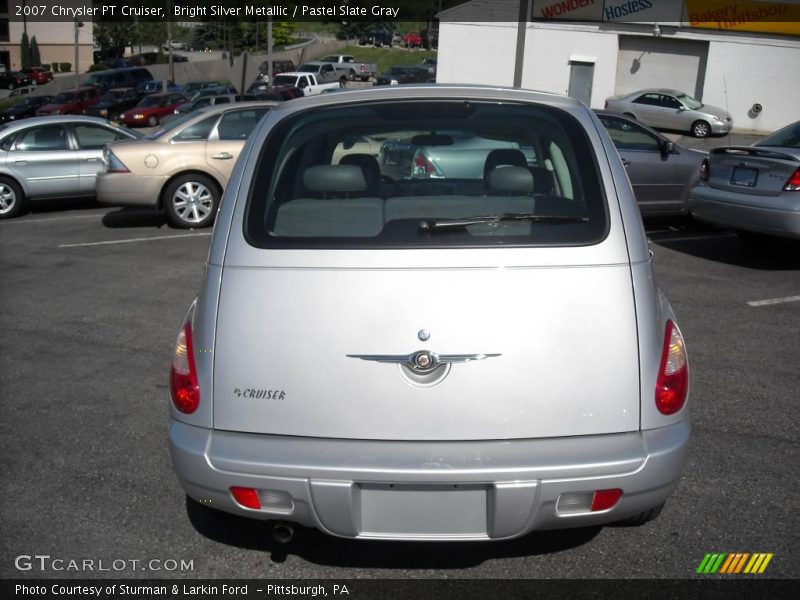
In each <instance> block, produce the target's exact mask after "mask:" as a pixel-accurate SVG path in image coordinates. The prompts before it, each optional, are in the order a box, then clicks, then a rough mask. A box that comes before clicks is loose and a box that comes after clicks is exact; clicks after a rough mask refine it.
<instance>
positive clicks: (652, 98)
mask: <svg viewBox="0 0 800 600" xmlns="http://www.w3.org/2000/svg"><path fill="white" fill-rule="evenodd" d="M633 102H634V103H635V104H647V105H649V106H659V105H660V104H661V100H660V99H659V94H644V95H643V96H639V97H638V98H637V99H636V100H634V101H633Z"/></svg>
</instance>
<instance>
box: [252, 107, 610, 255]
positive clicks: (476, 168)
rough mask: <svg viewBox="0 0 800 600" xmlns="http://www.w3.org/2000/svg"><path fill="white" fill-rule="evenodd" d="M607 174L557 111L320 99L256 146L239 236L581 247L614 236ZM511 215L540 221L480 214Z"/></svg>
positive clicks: (357, 244) (297, 242) (334, 243)
mask: <svg viewBox="0 0 800 600" xmlns="http://www.w3.org/2000/svg"><path fill="white" fill-rule="evenodd" d="M600 182H601V179H600V175H599V167H598V159H597V157H596V155H595V149H594V147H593V146H592V144H591V142H590V140H589V138H588V135H587V133H586V131H585V130H584V128H583V127H582V126H581V125H580V123H579V122H578V121H577V120H576V119H575V117H573V116H571V115H570V114H568V113H567V112H565V111H562V110H560V109H556V108H553V107H547V106H528V105H517V104H497V103H491V102H480V101H474V102H473V101H470V102H469V103H464V102H456V101H425V100H418V101H412V102H409V101H402V102H400V101H382V102H374V103H359V104H352V105H344V106H342V105H337V106H336V107H335V108H334V107H330V108H320V107H318V108H315V109H314V110H313V111H302V112H299V113H297V114H294V115H291V116H288V117H285V118H284V119H282V120H281V121H280V122H279V123H278V124H277V125H276V127H275V128H274V129H273V130H271V132H270V134H269V137H268V138H267V140H266V143H265V145H264V147H263V148H261V149H260V157H259V159H258V162H257V163H256V169H255V173H254V184H253V187H252V188H251V191H250V192H249V193H250V197H249V199H248V205H247V208H246V211H247V216H246V219H245V223H246V225H245V235H246V238H247V240H248V242H249V243H250V244H252V245H254V246H256V247H264V248H320V247H325V248H330V247H335V248H373V247H376V248H381V247H383V248H386V247H391V248H398V247H400V248H402V247H424V248H427V247H431V248H435V247H459V246H498V245H506V246H507V245H511V246H540V245H545V246H552V245H578V244H580V245H585V244H591V243H596V242H598V241H600V240H601V239H603V237H604V235H605V232H606V231H607V226H608V218H607V206H606V200H605V196H604V192H603V186H602V185H601V183H600ZM508 214H516V215H535V217H536V219H531V218H530V217H524V218H517V219H497V220H495V221H492V222H486V219H485V217H486V216H491V215H508ZM553 217H556V219H553ZM448 219H449V220H451V221H452V220H455V221H456V223H452V222H451V225H453V226H444V227H441V228H438V229H437V230H435V231H431V223H432V222H433V223H436V224H439V223H440V222H441V223H443V222H445V221H447V220H448ZM481 219H483V220H484V221H483V222H480V220H481ZM548 219H549V220H548ZM464 220H466V221H468V223H466V224H465V223H464V222H463V221H464ZM471 220H476V221H477V222H474V223H470V222H469V221H471Z"/></svg>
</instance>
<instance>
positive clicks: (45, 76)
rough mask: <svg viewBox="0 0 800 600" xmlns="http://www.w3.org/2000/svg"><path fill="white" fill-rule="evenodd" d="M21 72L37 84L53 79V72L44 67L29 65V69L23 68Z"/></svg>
mask: <svg viewBox="0 0 800 600" xmlns="http://www.w3.org/2000/svg"><path fill="white" fill-rule="evenodd" d="M20 73H22V74H24V75H25V76H27V77H28V78H29V79H31V80H33V81H34V82H36V85H44V84H45V83H48V82H50V81H53V72H52V71H48V70H46V69H43V68H42V67H29V68H27V69H22V71H20Z"/></svg>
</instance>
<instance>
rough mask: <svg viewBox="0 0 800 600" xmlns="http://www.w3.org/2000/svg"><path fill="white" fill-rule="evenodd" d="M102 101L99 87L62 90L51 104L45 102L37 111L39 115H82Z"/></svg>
mask: <svg viewBox="0 0 800 600" xmlns="http://www.w3.org/2000/svg"><path fill="white" fill-rule="evenodd" d="M98 102H100V92H99V91H98V90H97V88H93V87H82V88H78V89H77V90H69V91H68V92H61V93H60V94H58V96H56V97H55V98H53V101H52V102H51V103H50V104H45V105H44V106H42V107H41V108H40V109H39V110H37V111H36V115H37V116H39V117H42V116H45V115H82V114H83V111H84V110H85V109H87V108H88V107H90V106H92V105H93V104H97V103H98Z"/></svg>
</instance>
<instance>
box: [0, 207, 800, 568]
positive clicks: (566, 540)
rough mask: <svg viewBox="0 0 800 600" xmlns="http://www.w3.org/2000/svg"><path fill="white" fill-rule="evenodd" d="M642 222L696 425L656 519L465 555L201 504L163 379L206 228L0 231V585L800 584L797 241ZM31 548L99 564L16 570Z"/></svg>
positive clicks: (151, 224) (128, 213) (47, 212)
mask: <svg viewBox="0 0 800 600" xmlns="http://www.w3.org/2000/svg"><path fill="white" fill-rule="evenodd" d="M647 226H648V232H649V235H650V238H651V247H652V249H653V251H654V253H655V256H654V265H655V273H656V277H657V279H658V282H659V283H660V285H661V286H662V287H663V288H664V290H665V291H666V293H667V294H668V296H669V298H670V300H671V302H672V304H673V306H674V308H675V311H676V313H677V315H678V317H679V320H680V325H681V328H682V330H683V333H684V335H685V337H686V343H687V346H688V351H689V355H690V359H691V369H692V376H691V403H692V411H693V421H694V431H693V437H692V446H691V454H690V458H689V462H688V465H687V467H686V470H685V474H684V477H683V480H682V481H681V484H680V486H679V488H678V490H677V492H676V493H675V494H674V496H673V497H672V498H671V499H670V501H669V502H668V503H667V506H666V508H665V509H664V512H663V513H662V514H661V516H660V517H659V518H658V519H657V520H656V521H654V522H652V523H648V524H646V525H644V526H641V527H633V528H631V527H604V528H590V529H579V530H565V531H554V532H541V533H534V534H532V535H529V536H527V537H525V538H522V539H518V540H514V541H509V542H500V543H464V544H453V543H447V544H434V543H386V542H374V541H371V542H364V541H348V540H341V539H337V538H333V537H329V536H326V535H324V534H322V533H319V532H317V531H314V530H308V529H301V530H299V531H298V533H297V536H296V537H295V539H294V540H293V542H292V543H291V544H290V545H288V546H281V545H278V544H276V543H275V542H273V541H272V539H271V535H270V529H269V526H268V525H265V524H263V523H259V522H252V521H249V520H245V519H241V518H235V517H231V516H227V515H223V514H221V513H216V512H215V511H212V510H210V509H207V508H203V507H198V506H197V505H194V504H187V502H186V500H185V497H184V494H183V492H182V491H181V488H180V487H179V485H178V483H177V481H176V479H175V476H174V474H173V472H172V468H171V465H170V459H169V454H168V451H167V425H168V411H167V403H168V385H167V374H168V368H169V362H170V359H171V352H172V349H173V344H174V341H175V336H176V334H177V331H178V328H179V326H180V324H181V321H182V318H183V316H184V313H185V311H186V308H187V307H188V305H189V303H190V302H191V301H192V299H193V298H194V296H195V293H196V290H197V289H198V286H199V284H200V281H201V277H202V273H203V262H204V259H205V255H206V251H207V248H208V243H209V239H210V238H209V231H207V230H205V231H202V230H201V231H182V230H176V229H172V228H170V227H169V226H167V224H166V222H165V220H164V218H163V217H161V216H160V215H157V214H154V213H150V212H146V211H137V210H132V209H108V208H98V207H96V206H92V205H85V204H82V203H75V204H72V205H68V206H66V207H65V206H63V205H57V206H48V205H40V206H38V207H36V208H35V210H33V211H32V212H31V213H29V214H27V215H25V216H24V217H21V218H17V219H13V220H9V221H4V222H0V253H1V254H0V255H1V256H2V262H1V263H0V264H1V265H2V267H1V268H0V305H2V306H3V307H4V308H3V310H2V311H1V312H0V332H2V335H1V336H0V356H2V357H3V360H2V369H0V481H2V482H3V488H2V489H3V494H2V496H0V523H2V531H3V535H2V537H1V538H0V577H4V578H41V577H59V578H63V577H91V578H94V577H112V576H120V577H170V578H172V577H175V578H179V577H199V578H218V577H259V578H261V577H270V578H402V579H408V578H445V577H446V578H501V579H505V578H564V577H578V578H583V577H586V578H667V577H670V578H697V577H701V576H699V575H696V573H695V571H696V569H697V567H698V565H699V563H700V561H701V560H702V559H703V557H704V555H705V554H706V553H709V552H771V553H774V557H773V559H772V561H771V562H770V564H769V567H768V569H767V571H766V572H765V574H764V575H763V576H761V577H776V578H796V577H798V575H800V569H798V561H797V556H798V552H799V551H800V548H799V547H798V521H797V514H798V512H799V510H800V502H799V501H798V496H797V494H796V488H797V485H796V481H797V480H798V477H799V476H800V461H798V460H797V457H798V430H799V429H798V411H797V399H798V397H800V371H798V369H797V357H798V350H800V347H798V341H797V332H798V331H800V302H799V301H797V300H798V295H800V252H798V249H800V248H799V247H798V245H797V244H795V243H788V242H787V243H776V244H774V245H772V246H768V247H766V248H761V249H751V248H748V247H747V246H745V245H744V244H743V243H742V242H741V241H740V240H739V239H738V238H737V236H736V235H735V234H734V233H732V232H730V231H726V230H719V229H714V228H711V227H706V226H703V225H700V224H697V223H694V222H691V221H686V220H684V219H679V220H661V221H656V222H649V223H648V224H647ZM792 298H794V301H792ZM763 301H772V302H771V303H770V302H767V303H764V302H763ZM331 318H333V316H331ZM576 376H580V373H576ZM36 555H48V556H49V557H51V558H50V559H48V561H52V560H53V559H62V560H64V561H69V560H78V561H83V560H91V561H93V562H92V563H91V565H92V569H91V570H85V569H79V570H64V568H63V567H64V565H65V564H69V563H68V562H64V563H58V564H60V566H61V567H62V569H61V570H58V569H56V568H54V564H53V563H52V562H47V563H46V564H45V565H44V568H41V567H42V564H41V563H37V562H34V563H33V565H32V566H31V568H30V569H26V568H25V567H26V564H28V563H26V560H25V559H22V562H21V563H20V559H19V558H18V557H20V556H36ZM153 560H156V561H160V562H157V563H151V562H150V561H153ZM100 561H103V562H100ZM113 561H118V562H116V563H115V562H113ZM119 561H123V562H119ZM133 561H139V562H133ZM169 561H176V562H175V564H173V563H171V562H169ZM181 561H183V562H184V564H185V568H183V569H182V568H181V567H180V564H181ZM81 564H85V563H81ZM103 565H104V566H105V568H107V569H108V568H109V567H110V566H111V565H116V566H120V565H121V566H122V568H121V569H119V570H117V569H116V568H115V569H114V570H111V571H106V572H102V571H100V570H99V568H100V567H101V566H103ZM189 565H191V568H190V567H189ZM173 566H175V567H176V568H175V569H168V568H167V567H173ZM20 567H22V568H20Z"/></svg>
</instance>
